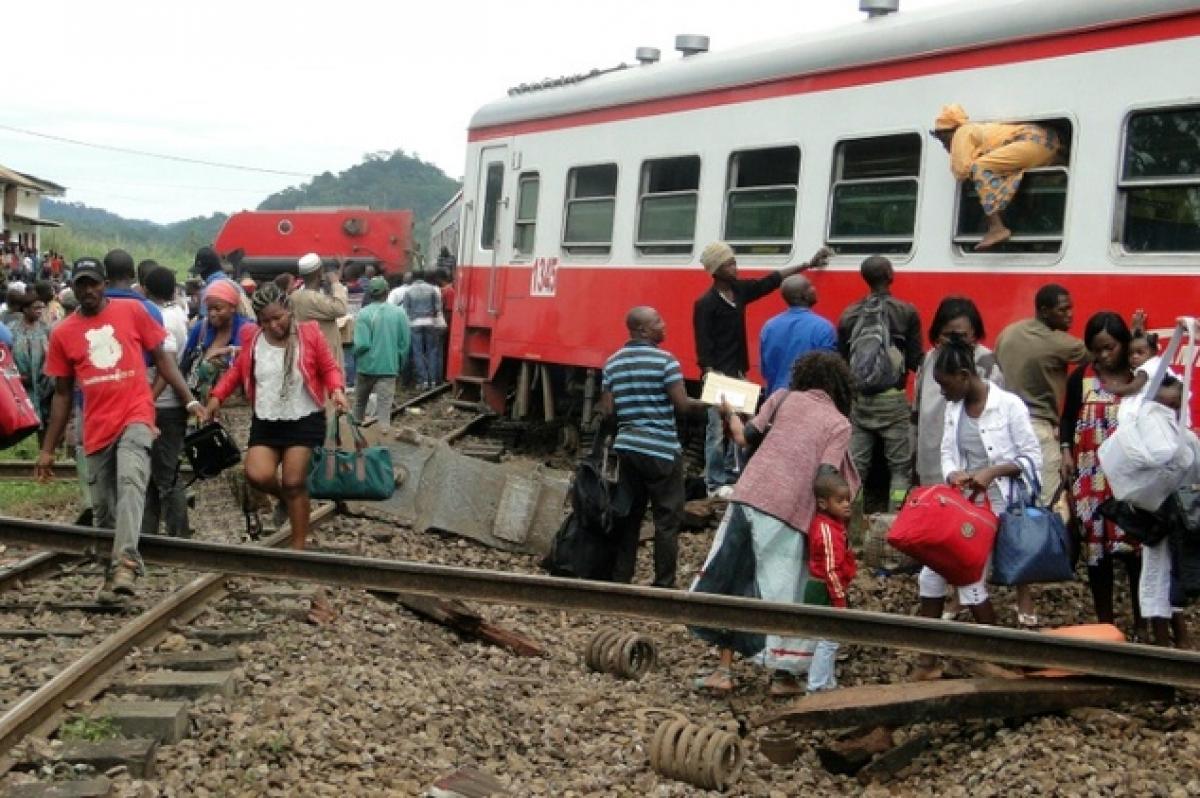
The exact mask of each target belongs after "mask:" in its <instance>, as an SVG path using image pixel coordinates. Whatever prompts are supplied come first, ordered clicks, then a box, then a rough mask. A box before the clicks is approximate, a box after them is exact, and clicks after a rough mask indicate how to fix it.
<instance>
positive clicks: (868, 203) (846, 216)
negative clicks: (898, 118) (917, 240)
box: [826, 133, 921, 254]
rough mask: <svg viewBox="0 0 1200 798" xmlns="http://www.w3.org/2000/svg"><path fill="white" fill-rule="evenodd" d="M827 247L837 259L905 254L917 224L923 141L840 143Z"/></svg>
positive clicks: (910, 136)
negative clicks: (860, 255)
mask: <svg viewBox="0 0 1200 798" xmlns="http://www.w3.org/2000/svg"><path fill="white" fill-rule="evenodd" d="M833 163H834V167H833V185H832V187H831V189H830V208H829V232H828V236H827V237H826V242H827V243H828V244H829V246H830V247H831V248H832V249H833V251H834V252H837V253H839V254H854V253H876V252H882V253H888V254H907V253H908V252H910V251H911V250H912V247H913V236H914V233H915V230H916V224H917V188H918V181H919V179H920V176H921V136H920V135H919V134H917V133H901V134H898V135H892V136H875V137H873V138H865V139H852V140H849V141H842V142H839V143H838V145H837V148H836V150H835V151H834V159H833Z"/></svg>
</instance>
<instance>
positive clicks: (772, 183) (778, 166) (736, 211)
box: [724, 147, 800, 255]
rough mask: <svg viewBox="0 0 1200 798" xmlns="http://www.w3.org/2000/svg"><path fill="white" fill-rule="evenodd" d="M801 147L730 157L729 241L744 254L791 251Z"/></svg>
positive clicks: (726, 230) (727, 193)
mask: <svg viewBox="0 0 1200 798" xmlns="http://www.w3.org/2000/svg"><path fill="white" fill-rule="evenodd" d="M799 183H800V148H799V147H770V148H768V149H762V150H743V151H741V152H735V153H733V154H732V155H730V156H729V182H728V184H727V185H728V188H727V189H726V192H725V235H724V238H725V241H726V242H728V243H729V245H730V246H732V247H733V251H734V252H737V253H738V254H743V255H786V254H788V253H790V252H791V251H792V233H793V231H794V229H795V225H796V188H797V186H798V185H799Z"/></svg>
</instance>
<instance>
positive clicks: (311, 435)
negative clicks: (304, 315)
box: [208, 283, 349, 549]
mask: <svg viewBox="0 0 1200 798" xmlns="http://www.w3.org/2000/svg"><path fill="white" fill-rule="evenodd" d="M251 304H252V305H253V307H254V313H255V316H257V318H258V325H259V326H258V327H257V328H254V327H251V326H249V325H247V327H246V328H244V329H243V334H242V336H241V346H242V349H241V351H242V354H241V356H240V357H238V358H237V359H236V360H234V362H233V365H232V366H231V367H230V369H229V370H228V371H227V372H225V374H224V376H222V377H221V379H220V381H219V382H218V383H217V385H216V387H215V388H213V390H212V394H211V395H210V398H209V400H208V409H209V411H210V412H211V413H215V412H216V411H217V409H218V408H219V407H220V405H221V403H222V402H224V401H225V400H226V399H228V398H229V396H230V395H231V394H232V393H233V392H234V391H235V390H236V389H237V388H239V387H240V388H241V389H242V392H243V393H244V394H245V395H246V399H247V401H249V403H250V406H251V407H252V409H253V415H252V416H251V420H250V440H249V444H248V451H247V452H246V478H247V480H249V482H250V484H252V485H253V486H254V487H256V488H258V489H259V490H261V491H263V492H264V493H269V494H271V495H273V496H275V497H276V498H278V499H279V500H280V501H281V502H282V503H283V504H284V505H285V506H286V507H287V513H288V520H289V521H290V522H291V528H292V541H291V542H292V548H294V549H303V548H304V541H305V538H306V537H307V536H308V513H309V501H308V491H307V488H306V480H307V478H308V467H309V463H310V462H311V460H312V451H313V449H314V448H315V447H317V446H320V445H321V443H322V442H323V440H324V439H325V409H324V408H325V403H326V400H327V399H328V398H332V399H333V404H334V405H335V406H336V407H337V409H338V410H339V411H342V412H345V411H346V410H347V408H348V407H349V405H348V404H347V402H346V394H345V393H344V391H343V385H342V371H341V369H339V368H338V365H337V361H336V360H335V359H334V356H333V353H332V352H330V351H329V345H328V344H327V343H326V342H325V337H324V336H323V335H322V334H321V330H320V328H319V327H318V326H317V324H316V322H311V321H309V322H303V323H300V324H297V323H296V320H295V318H294V317H293V315H292V310H291V305H290V303H289V301H288V297H287V295H286V294H285V293H284V292H283V291H281V290H280V289H279V287H278V286H277V285H275V284H274V283H265V284H264V285H263V286H262V287H261V288H259V289H258V290H257V291H255V292H254V297H253V299H252V300H251Z"/></svg>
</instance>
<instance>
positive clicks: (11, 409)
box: [0, 344, 38, 449]
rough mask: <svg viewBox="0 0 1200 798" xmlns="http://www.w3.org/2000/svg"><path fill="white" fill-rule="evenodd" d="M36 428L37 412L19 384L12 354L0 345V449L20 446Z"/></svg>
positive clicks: (18, 375) (23, 387) (3, 345)
mask: <svg viewBox="0 0 1200 798" xmlns="http://www.w3.org/2000/svg"><path fill="white" fill-rule="evenodd" d="M37 428H38V416H37V411H36V410H34V408H33V403H32V402H30V401H29V394H27V393H26V392H25V386H24V385H22V384H21V374H20V372H18V371H17V364H16V363H14V362H13V353H12V350H11V349H9V348H8V346H6V345H5V344H0V449H6V448H8V447H9V446H12V445H14V444H16V443H19V442H20V441H21V440H23V439H24V438H26V437H28V436H29V435H31V434H33V433H34V431H36V430H37Z"/></svg>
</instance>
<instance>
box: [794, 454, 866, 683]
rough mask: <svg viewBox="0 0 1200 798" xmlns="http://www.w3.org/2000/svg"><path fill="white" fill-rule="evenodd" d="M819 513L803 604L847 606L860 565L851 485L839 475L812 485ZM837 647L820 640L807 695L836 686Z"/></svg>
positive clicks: (831, 474) (812, 532) (813, 528)
mask: <svg viewBox="0 0 1200 798" xmlns="http://www.w3.org/2000/svg"><path fill="white" fill-rule="evenodd" d="M813 493H814V494H815V495H816V499H817V513H816V515H814V516H813V521H812V525H811V526H810V528H809V530H808V583H807V584H806V585H805V586H804V603H805V604H819V605H821V606H825V607H830V606H833V607H843V608H844V607H846V606H847V601H846V597H847V591H848V590H849V588H850V582H851V581H853V580H854V575H855V574H856V573H858V564H857V563H855V561H854V552H853V551H851V550H850V541H849V540H848V539H847V537H846V524H847V522H849V520H850V502H851V499H852V497H851V496H850V486H849V485H848V484H847V483H846V480H845V479H843V478H842V476H841V475H840V474H838V473H836V472H824V473H821V474H819V475H818V476H817V479H816V481H815V482H814V483H813ZM837 651H838V644H837V642H836V641H834V640H818V641H817V649H816V651H815V652H813V659H812V664H811V665H810V666H809V668H808V685H807V688H808V692H809V693H817V692H820V691H822V690H832V689H834V688H835V687H837V674H836V672H835V669H836V664H837Z"/></svg>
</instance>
